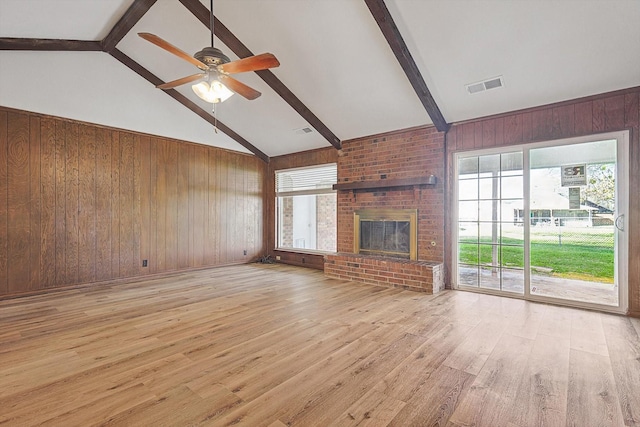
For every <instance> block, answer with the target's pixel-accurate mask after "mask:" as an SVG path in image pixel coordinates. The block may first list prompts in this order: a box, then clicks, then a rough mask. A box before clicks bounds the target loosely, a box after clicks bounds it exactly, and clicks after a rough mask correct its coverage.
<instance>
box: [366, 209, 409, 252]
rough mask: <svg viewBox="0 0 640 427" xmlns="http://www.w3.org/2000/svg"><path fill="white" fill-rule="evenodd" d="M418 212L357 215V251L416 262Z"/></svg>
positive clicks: (378, 211) (386, 210)
mask: <svg viewBox="0 0 640 427" xmlns="http://www.w3.org/2000/svg"><path fill="white" fill-rule="evenodd" d="M416 218H417V211H416V210H415V209H370V210H360V211H357V212H356V213H355V223H354V227H355V233H354V234H355V236H354V237H355V238H354V252H355V253H362V254H369V255H381V256H390V257H398V258H407V259H416V255H417V250H416V241H417V238H416Z"/></svg>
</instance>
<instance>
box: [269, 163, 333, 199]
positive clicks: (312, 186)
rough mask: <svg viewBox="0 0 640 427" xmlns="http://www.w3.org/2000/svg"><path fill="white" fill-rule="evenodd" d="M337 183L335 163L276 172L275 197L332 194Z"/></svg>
mask: <svg viewBox="0 0 640 427" xmlns="http://www.w3.org/2000/svg"><path fill="white" fill-rule="evenodd" d="M337 181H338V167H337V165H336V164H335V163H329V164H326V165H319V166H311V167H305V168H296V169H282V170H279V171H276V196H291V195H303V194H323V193H332V192H334V191H335V190H333V184H335V183H337Z"/></svg>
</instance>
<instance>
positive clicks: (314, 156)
mask: <svg viewBox="0 0 640 427" xmlns="http://www.w3.org/2000/svg"><path fill="white" fill-rule="evenodd" d="M338 154H339V152H338V150H336V149H335V148H333V147H327V148H320V149H317V150H309V151H303V152H300V153H294V154H288V155H284V156H277V157H272V158H271V161H270V162H269V172H268V175H267V180H266V182H265V193H266V200H265V205H266V206H267V208H266V209H267V215H266V217H267V220H266V222H265V224H266V226H265V229H266V230H265V231H266V234H265V241H266V242H267V243H266V244H267V245H268V246H267V248H268V251H269V254H270V255H271V256H272V257H276V256H280V262H282V263H284V264H292V265H299V266H304V267H311V268H316V269H320V270H321V269H323V268H324V256H323V255H318V254H308V253H307V254H302V253H296V252H293V251H286V252H285V251H277V250H275V247H276V229H275V224H276V217H275V214H276V207H275V194H276V189H275V173H276V171H277V170H281V169H291V168H301V167H305V166H313V165H322V164H326V163H337V162H338Z"/></svg>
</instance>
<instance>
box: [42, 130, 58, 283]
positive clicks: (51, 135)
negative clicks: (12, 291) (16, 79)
mask: <svg viewBox="0 0 640 427" xmlns="http://www.w3.org/2000/svg"><path fill="white" fill-rule="evenodd" d="M40 153H41V156H42V158H41V168H40V171H41V178H40V179H41V183H42V185H41V189H42V190H41V197H40V203H41V215H40V236H41V246H40V281H41V284H42V287H43V288H49V287H52V286H54V285H55V283H56V122H55V121H54V120H53V119H49V118H47V119H42V120H41V132H40Z"/></svg>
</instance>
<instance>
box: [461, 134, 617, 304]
mask: <svg viewBox="0 0 640 427" xmlns="http://www.w3.org/2000/svg"><path fill="white" fill-rule="evenodd" d="M627 138H628V135H627V133H626V132H619V133H615V134H607V135H599V136H597V137H591V138H580V139H572V140H566V141H550V142H547V143H542V144H531V145H527V146H521V147H516V148H514V147H509V148H505V149H501V150H495V149H494V150H483V151H475V152H468V153H458V154H457V155H456V175H455V176H456V199H457V213H456V225H455V228H454V229H455V231H456V236H455V250H454V271H455V281H456V284H457V285H458V286H459V287H460V288H462V289H475V290H480V291H484V292H500V293H509V294H511V295H514V294H515V295H521V296H522V297H525V298H528V299H532V300H541V301H551V300H552V301H555V302H561V303H568V304H571V305H576V306H586V307H597V308H603V309H610V310H612V311H616V310H623V309H625V308H626V300H625V298H626V262H627V261H626V260H627V255H626V254H627V236H626V234H625V232H624V218H625V214H626V210H627V205H628V202H627V198H626V194H627V182H628V165H627V160H626V159H627V158H628V156H627V155H626V153H627V152H628V142H627Z"/></svg>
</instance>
